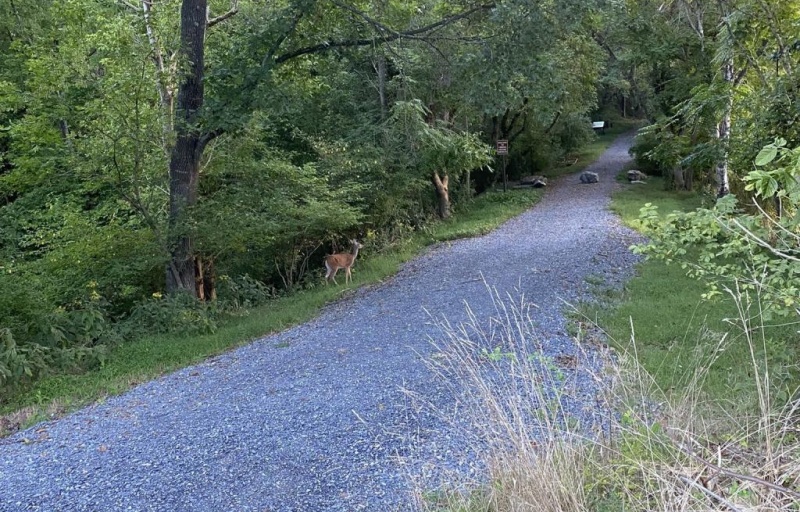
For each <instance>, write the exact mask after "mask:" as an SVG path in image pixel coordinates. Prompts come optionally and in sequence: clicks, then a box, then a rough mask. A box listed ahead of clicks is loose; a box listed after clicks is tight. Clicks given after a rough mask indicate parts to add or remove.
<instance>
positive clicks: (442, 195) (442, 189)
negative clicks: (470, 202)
mask: <svg viewBox="0 0 800 512" xmlns="http://www.w3.org/2000/svg"><path fill="white" fill-rule="evenodd" d="M449 181H450V178H449V177H448V176H447V175H446V174H445V175H444V177H440V176H439V173H438V172H434V173H433V186H434V187H436V196H437V197H438V198H439V205H438V208H437V213H438V214H439V217H440V218H442V219H446V218H448V217H450V192H449V190H448V189H447V183H448V182H449Z"/></svg>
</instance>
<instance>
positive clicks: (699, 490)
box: [420, 296, 800, 512]
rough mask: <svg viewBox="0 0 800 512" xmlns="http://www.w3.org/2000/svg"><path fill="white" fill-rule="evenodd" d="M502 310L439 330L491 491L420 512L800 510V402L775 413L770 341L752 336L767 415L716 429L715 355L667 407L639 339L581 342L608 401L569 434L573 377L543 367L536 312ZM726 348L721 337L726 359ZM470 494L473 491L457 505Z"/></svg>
mask: <svg viewBox="0 0 800 512" xmlns="http://www.w3.org/2000/svg"><path fill="white" fill-rule="evenodd" d="M734 299H736V300H737V301H738V304H739V307H738V310H739V312H740V316H739V317H738V319H737V321H738V323H739V325H740V327H741V328H742V329H743V330H745V331H747V332H748V333H752V332H757V329H754V327H756V326H754V325H752V317H751V315H750V314H749V313H748V305H747V304H746V303H744V302H741V301H740V300H739V299H740V297H734ZM495 301H496V310H497V314H496V315H495V316H494V317H493V318H491V319H487V320H481V321H479V320H478V319H477V318H475V316H474V315H470V317H469V318H470V319H469V321H468V322H466V323H465V324H463V325H459V326H455V327H453V326H450V325H449V324H448V323H447V322H446V321H442V322H439V328H440V331H441V336H440V339H439V340H438V341H437V342H436V347H437V357H436V358H434V359H433V360H432V361H431V366H432V368H433V369H434V370H435V371H437V372H438V374H439V375H440V376H441V378H442V379H445V381H446V382H448V383H450V384H451V385H452V387H453V390H454V392H455V393H457V395H458V396H460V397H461V400H462V401H463V403H464V404H468V407H465V408H462V410H463V411H464V414H466V415H468V416H469V418H468V419H467V420H466V423H469V424H471V425H473V428H474V432H473V436H474V443H473V446H474V447H475V450H476V452H477V455H478V456H479V457H480V458H481V460H482V461H484V463H485V466H486V468H487V471H486V474H485V479H483V480H473V481H468V482H459V484H458V485H455V486H451V487H450V488H449V489H451V490H450V491H448V490H443V491H440V492H438V493H436V494H434V495H433V496H431V495H430V494H427V495H426V498H425V499H421V500H420V507H421V508H422V509H424V510H429V511H451V512H452V511H465V512H471V511H479V510H480V511H491V512H507V511H509V512H510V511H515V512H516V511H532V510H536V511H539V510H541V511H554V512H555V511H619V510H636V511H650V510H664V511H676V512H682V511H697V510H733V511H744V510H747V511H755V510H759V511H760V510H764V511H766V510H800V429H798V423H800V416H798V413H800V398H796V399H794V400H790V401H789V402H787V403H786V405H785V406H782V407H777V408H776V407H775V405H776V404H775V403H773V402H772V401H771V400H770V399H769V389H770V382H769V377H768V376H767V375H765V374H764V372H763V368H765V367H766V362H765V361H764V360H760V359H759V357H758V356H757V354H759V350H758V345H759V344H760V343H761V341H760V340H758V339H756V338H754V337H753V336H752V335H749V334H745V335H744V338H745V339H746V340H747V344H748V345H749V347H750V352H751V354H752V355H753V357H752V359H751V360H750V361H749V362H748V363H747V364H748V365H749V366H750V368H751V371H752V375H753V379H754V381H755V385H756V387H758V389H759V393H760V395H761V397H762V399H761V400H759V406H758V408H757V413H756V414H754V415H752V416H745V417H742V416H732V415H731V416H725V415H718V416H715V417H709V416H708V415H706V414H704V412H705V410H706V409H707V408H709V407H711V408H713V409H714V410H720V408H719V406H720V404H719V403H716V402H714V403H708V402H707V401H706V398H705V396H706V395H705V394H704V393H703V392H702V387H701V385H700V383H701V382H702V381H703V379H704V378H705V375H706V374H707V372H708V370H709V369H710V368H712V367H713V366H714V365H715V364H716V358H715V356H714V355H713V354H708V355H707V356H706V357H705V358H704V359H703V360H702V361H698V366H697V368H696V369H695V370H694V371H693V378H692V379H691V382H690V383H689V385H687V386H686V387H685V389H684V390H683V392H682V393H680V394H675V393H671V392H670V393H668V392H666V391H667V390H664V389H662V388H660V387H659V386H658V384H657V382H656V381H655V380H654V379H653V378H652V377H651V376H650V375H649V373H648V372H647V371H646V369H644V368H643V367H642V365H640V364H639V363H638V360H637V354H636V352H637V343H636V339H635V335H633V336H632V337H631V339H630V340H629V342H628V343H624V344H622V343H618V345H619V346H623V345H624V346H627V347H628V348H627V349H626V350H617V351H614V350H611V349H608V348H607V347H604V346H603V345H601V344H598V343H597V335H598V331H597V330H596V329H592V330H587V331H582V333H581V334H580V335H579V336H578V337H577V339H576V340H575V351H576V358H577V360H578V361H579V364H578V367H577V369H575V370H574V371H576V372H579V371H583V372H587V375H588V376H589V377H591V378H592V379H593V380H594V381H595V383H596V386H597V391H598V393H597V395H596V397H595V403H593V404H591V407H593V408H594V411H593V412H594V414H593V415H592V416H591V417H592V418H593V420H592V421H591V422H589V423H586V422H584V423H581V422H575V421H570V416H571V414H573V413H571V412H570V411H573V410H574V409H573V408H572V407H571V406H569V405H568V404H569V402H570V401H572V400H573V399H574V397H573V396H572V393H574V392H575V389H574V388H571V381H570V379H569V378H564V377H563V374H564V373H566V372H567V370H565V369H563V368H560V366H559V363H558V362H557V361H556V360H551V361H547V360H546V359H545V358H543V356H541V352H540V344H541V340H537V339H536V337H535V336H533V335H532V334H533V332H534V330H533V326H532V325H531V317H530V311H531V310H530V308H529V307H528V306H527V305H526V304H525V302H524V300H519V301H516V302H514V301H510V300H505V301H500V300H499V297H496V296H495ZM728 343H730V342H729V340H728V339H727V338H724V337H723V338H720V339H718V340H717V344H716V347H717V348H718V350H719V351H724V350H725V349H726V347H727V346H728ZM497 347H499V349H498V348H497ZM592 362H595V363H599V362H602V364H592ZM742 363H743V364H745V362H744V361H743V362H742ZM731 398H734V397H731ZM723 410H724V409H723ZM460 421H462V422H464V421H465V420H464V418H461V419H460ZM461 488H466V489H468V491H467V492H456V491H452V489H461Z"/></svg>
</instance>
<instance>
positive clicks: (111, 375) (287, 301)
mask: <svg viewBox="0 0 800 512" xmlns="http://www.w3.org/2000/svg"><path fill="white" fill-rule="evenodd" d="M632 126H633V124H632V123H619V126H618V127H615V128H614V129H613V130H609V131H608V132H607V133H606V134H603V135H600V136H599V137H597V139H596V140H595V141H594V142H592V143H591V144H589V145H587V147H586V148H585V149H584V150H583V151H581V152H580V153H577V154H575V155H573V156H572V158H573V159H577V160H575V162H574V163H572V164H571V165H569V166H566V167H558V168H555V169H552V170H551V171H550V172H549V173H547V174H548V175H549V176H558V175H562V174H567V173H569V172H577V171H579V170H581V169H582V168H583V167H585V166H586V165H588V164H589V163H591V162H593V161H594V160H595V159H596V158H597V157H598V156H600V155H601V154H602V153H603V151H605V149H606V148H608V147H609V146H610V145H611V143H612V142H613V141H614V140H615V139H616V138H617V137H618V136H619V134H620V133H623V132H625V131H628V130H630V129H631V127H632ZM541 196H542V193H541V191H540V190H534V189H519V190H509V191H508V192H507V193H503V192H502V191H501V190H500V191H491V192H488V193H485V194H482V195H481V196H478V197H476V198H475V199H474V200H473V201H471V202H470V203H469V204H467V205H464V207H462V208H460V209H458V210H457V211H456V212H455V214H454V215H453V217H452V218H451V219H449V220H447V221H445V222H438V223H435V224H431V225H429V226H428V227H427V228H426V229H424V230H422V231H420V232H419V233H416V234H415V235H413V236H412V237H410V238H409V239H408V240H406V241H405V242H404V243H403V244H402V245H397V246H394V247H392V248H391V249H388V250H385V251H383V252H381V253H378V254H370V253H369V247H366V248H365V249H364V250H363V251H362V253H361V254H362V256H361V257H360V258H359V260H358V261H357V263H356V265H355V267H354V272H353V274H354V284H353V285H352V286H343V285H342V286H338V287H337V286H319V287H316V288H313V289H309V290H303V291H299V292H296V293H293V294H292V295H289V296H285V297H280V298H277V299H275V300H274V301H271V302H270V303H269V304H266V305H264V306H261V307H257V308H253V309H251V310H250V311H249V313H248V314H246V315H241V316H236V317H232V318H229V319H228V320H226V321H225V322H223V323H222V325H220V327H219V329H218V330H216V331H215V332H214V333H211V334H202V335H170V334H162V335H150V336H144V337H142V338H140V339H137V340H133V341H130V342H126V343H122V344H119V345H115V346H112V347H110V350H109V353H108V356H107V359H106V362H105V364H104V365H102V366H101V367H98V368H94V369H90V370H88V371H85V372H82V373H77V374H56V375H48V376H45V377H43V378H41V379H39V380H37V381H35V382H33V383H31V384H29V385H26V386H25V387H22V388H18V389H17V390H15V391H13V392H12V393H10V394H9V395H7V396H4V397H0V398H2V401H0V436H3V435H8V434H10V433H13V432H14V431H17V430H19V429H21V428H26V427H28V426H30V425H32V424H35V423H38V422H40V421H44V420H48V419H54V418H57V417H59V416H62V415H64V414H66V413H69V412H71V411H74V410H76V409H78V408H80V407H83V406H86V405H88V404H91V403H97V402H102V401H103V400H105V399H106V398H107V397H109V396H113V395H118V394H121V393H124V392H125V391H127V390H129V389H131V388H133V387H134V386H136V385H139V384H141V383H144V382H147V381H150V380H153V379H156V378H158V377H160V376H162V375H165V374H167V373H170V372H173V371H176V370H178V369H181V368H185V367H187V366H190V365H192V364H197V363H199V362H201V361H204V360H206V359H208V358H210V357H213V356H216V355H219V354H222V353H225V352H227V351H229V350H231V349H234V348H236V347H239V346H242V345H246V344H248V343H250V342H252V341H254V340H256V339H258V338H261V337H264V336H267V335H269V334H272V333H275V332H279V331H282V330H284V329H287V328H289V327H291V326H294V325H297V324H301V323H303V322H306V321H308V320H311V319H312V318H314V317H316V316H317V315H318V314H319V313H320V311H321V309H322V308H323V307H324V306H325V305H326V304H329V303H331V302H333V301H335V300H337V299H339V298H341V297H342V296H343V295H345V294H347V293H350V292H352V290H353V289H354V288H356V287H360V286H368V285H372V284H376V283H380V282H382V281H383V280H385V279H387V278H389V277H391V276H392V275H394V274H395V273H397V271H398V270H399V268H400V266H401V265H402V264H403V263H404V262H406V261H408V260H410V259H412V258H414V257H415V256H417V255H419V254H420V253H421V252H422V251H423V250H424V249H425V248H426V247H428V246H430V245H432V244H435V243H439V242H445V241H448V240H455V239H459V238H468V237H473V236H480V235H484V234H486V233H489V232H490V231H492V230H494V229H495V228H497V227H498V226H499V225H500V224H502V223H503V222H505V221H507V220H509V219H510V218H512V217H515V216H517V215H519V214H521V213H522V212H524V211H525V210H527V209H529V208H530V207H532V206H533V205H534V204H536V203H537V202H538V201H539V199H540V198H541ZM278 350H279V348H278Z"/></svg>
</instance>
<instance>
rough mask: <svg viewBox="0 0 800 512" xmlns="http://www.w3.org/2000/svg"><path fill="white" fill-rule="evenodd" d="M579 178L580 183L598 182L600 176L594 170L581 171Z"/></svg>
mask: <svg viewBox="0 0 800 512" xmlns="http://www.w3.org/2000/svg"><path fill="white" fill-rule="evenodd" d="M580 180H581V183H600V176H598V175H597V173H596V172H590V171H583V172H582V173H581V177H580Z"/></svg>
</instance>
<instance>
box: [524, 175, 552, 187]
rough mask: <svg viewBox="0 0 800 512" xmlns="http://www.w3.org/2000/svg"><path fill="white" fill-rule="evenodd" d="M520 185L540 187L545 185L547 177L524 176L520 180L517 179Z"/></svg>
mask: <svg viewBox="0 0 800 512" xmlns="http://www.w3.org/2000/svg"><path fill="white" fill-rule="evenodd" d="M519 186H520V187H533V188H542V187H546V186H547V178H545V177H544V176H539V175H535V176H525V177H524V178H522V179H521V180H519Z"/></svg>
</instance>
